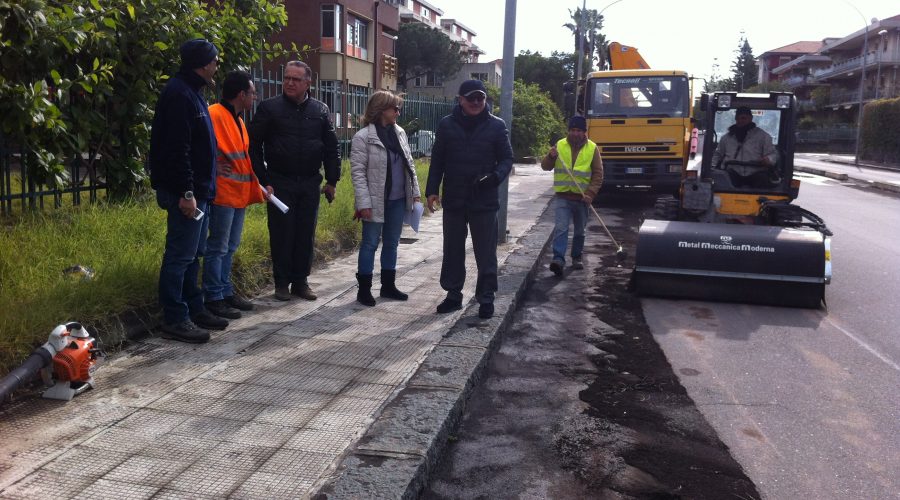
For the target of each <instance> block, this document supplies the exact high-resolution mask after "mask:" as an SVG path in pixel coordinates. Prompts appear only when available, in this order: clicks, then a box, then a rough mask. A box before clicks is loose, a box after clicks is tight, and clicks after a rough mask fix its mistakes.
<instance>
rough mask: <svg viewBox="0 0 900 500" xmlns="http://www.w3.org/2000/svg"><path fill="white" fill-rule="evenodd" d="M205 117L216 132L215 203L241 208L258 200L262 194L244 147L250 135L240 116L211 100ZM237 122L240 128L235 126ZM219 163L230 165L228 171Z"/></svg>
mask: <svg viewBox="0 0 900 500" xmlns="http://www.w3.org/2000/svg"><path fill="white" fill-rule="evenodd" d="M209 118H210V120H212V124H213V130H214V131H215V133H216V149H217V151H216V199H215V200H213V203H214V204H216V205H221V206H226V207H231V208H245V207H246V206H247V205H250V204H253V203H260V202H262V201H263V200H264V199H265V198H264V197H263V194H262V190H261V189H260V188H259V180H257V178H256V175H255V174H254V173H253V165H252V164H251V163H250V155H249V154H248V152H247V151H248V148H249V146H250V136H249V135H248V134H247V127H245V126H244V120H243V119H241V118H240V117H238V119H237V121H235V119H234V115H233V114H232V113H231V111H229V110H228V108H226V107H225V106H222V105H221V104H213V105H212V106H210V107H209ZM238 123H240V128H238ZM223 165H229V166H231V172H230V173H227V174H226V173H225V172H223V171H222V166H223Z"/></svg>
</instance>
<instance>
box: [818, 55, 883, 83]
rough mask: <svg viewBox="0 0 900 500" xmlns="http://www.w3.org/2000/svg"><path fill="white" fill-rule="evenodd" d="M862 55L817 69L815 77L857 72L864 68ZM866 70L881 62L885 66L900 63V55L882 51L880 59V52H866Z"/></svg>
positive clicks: (820, 77) (824, 77)
mask: <svg viewBox="0 0 900 500" xmlns="http://www.w3.org/2000/svg"><path fill="white" fill-rule="evenodd" d="M862 61H863V57H862V56H856V57H852V58H850V59H847V60H845V61H841V62H839V63H837V64H833V65H831V66H828V67H825V68H822V69H817V70H814V71H813V78H815V79H816V80H827V79H829V78H832V77H835V76H842V75H841V73H845V72H851V71H852V72H855V71H858V70H861V69H862ZM865 61H866V71H867V72H868V71H870V70H874V69H875V68H877V67H878V64H879V62H880V63H881V64H882V67H883V66H886V65H895V64H900V56H897V55H892V54H885V53H881V60H880V61H879V59H878V53H876V52H869V53H868V54H866V59H865Z"/></svg>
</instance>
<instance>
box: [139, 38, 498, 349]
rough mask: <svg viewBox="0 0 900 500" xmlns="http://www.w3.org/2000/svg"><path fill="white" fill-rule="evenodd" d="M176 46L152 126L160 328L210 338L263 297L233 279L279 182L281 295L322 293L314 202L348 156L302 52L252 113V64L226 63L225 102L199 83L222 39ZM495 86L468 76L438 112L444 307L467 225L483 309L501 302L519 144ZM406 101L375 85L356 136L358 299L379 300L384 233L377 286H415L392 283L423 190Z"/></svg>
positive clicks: (386, 291) (431, 189)
mask: <svg viewBox="0 0 900 500" xmlns="http://www.w3.org/2000/svg"><path fill="white" fill-rule="evenodd" d="M180 55H181V67H180V69H179V71H178V72H177V73H176V74H175V75H173V76H172V78H171V79H170V80H169V82H168V83H167V84H166V86H165V88H164V89H163V91H162V93H161V94H160V97H159V100H158V102H157V105H156V110H155V115H154V119H153V126H152V131H151V145H150V180H151V186H152V187H153V189H155V190H156V199H157V204H158V205H159V206H160V208H162V209H164V210H166V211H167V233H166V243H165V250H164V253H163V258H162V265H161V267H160V274H159V301H160V305H161V306H162V309H163V326H162V332H163V333H162V335H163V337H164V338H168V339H173V340H179V341H183V342H191V343H202V342H206V341H208V340H209V338H210V335H209V331H208V330H210V329H217V330H221V329H224V328H226V327H227V326H228V324H229V323H228V319H237V318H240V317H241V311H249V310H252V309H253V303H252V302H250V301H249V300H247V299H246V298H244V297H241V296H240V295H239V294H237V293H236V290H235V289H234V286H233V285H232V283H231V267H232V262H233V257H234V254H235V251H236V250H237V248H238V246H239V245H240V240H241V234H242V231H243V223H244V217H245V212H246V208H247V206H249V205H251V204H253V203H260V202H264V201H266V200H270V199H271V198H272V197H273V196H276V195H277V197H278V199H280V200H281V201H282V202H283V203H284V204H285V205H287V206H288V207H289V209H288V210H287V211H286V212H283V211H282V210H281V209H279V208H278V207H277V206H276V205H274V204H272V203H270V204H268V205H267V216H268V229H269V243H270V247H271V258H272V268H273V280H274V282H275V298H276V299H278V300H282V301H287V300H290V299H291V298H292V296H297V297H301V298H304V299H306V300H316V298H317V296H316V293H315V292H314V291H313V290H312V289H311V287H310V285H309V282H308V281H307V278H308V276H309V275H310V271H311V268H312V261H313V255H314V248H315V232H316V222H317V218H318V208H319V203H320V197H321V196H323V195H324V196H325V198H326V200H327V201H328V202H329V203H330V202H332V201H333V200H334V198H335V196H336V186H337V183H338V181H339V179H340V175H341V158H340V151H339V147H338V139H337V135H336V133H335V129H334V125H333V124H332V122H331V119H330V116H329V109H328V107H327V106H326V105H325V104H324V103H322V102H321V101H318V100H316V99H314V98H312V97H311V96H310V93H309V88H310V85H311V80H312V71H311V70H310V68H309V66H307V65H306V64H305V63H303V62H300V61H291V62H289V63H287V65H286V66H285V69H284V79H283V87H282V88H283V90H282V94H280V95H278V96H275V97H272V98H270V99H266V100H264V101H262V102H260V103H259V104H258V106H257V108H256V110H255V113H254V116H253V119H252V120H251V122H250V124H249V126H245V124H244V121H243V119H242V118H241V115H242V114H243V112H244V111H247V110H249V109H251V108H252V106H253V104H254V102H255V100H256V95H257V93H256V89H255V87H254V84H253V81H252V79H251V78H250V75H249V74H247V73H246V72H242V71H234V72H231V73H229V74H228V75H226V77H225V79H224V81H223V85H222V99H221V102H219V103H217V104H213V105H212V106H208V105H207V102H206V100H205V98H204V97H203V93H202V91H203V88H204V87H205V86H207V85H211V84H212V81H213V76H214V75H215V73H216V70H217V68H218V59H217V58H218V49H217V48H216V47H215V46H214V45H213V44H212V43H210V42H209V41H207V40H204V39H194V40H190V41H188V42H185V43H184V44H183V45H182V46H181V48H180ZM486 98H487V91H486V89H485V87H484V84H483V83H482V82H481V81H478V80H469V81H466V82H464V83H463V84H462V85H461V86H460V89H459V104H458V105H457V106H456V107H455V108H454V110H453V113H452V114H451V115H449V116H447V117H445V118H444V119H443V120H441V122H440V124H439V126H438V130H437V133H436V136H435V143H434V145H433V147H432V161H431V168H430V171H429V175H428V182H427V186H426V190H425V196H426V198H427V203H428V208H429V210H431V211H432V212H434V211H435V210H436V206H437V204H438V201H439V200H440V201H441V202H442V206H443V209H444V210H443V223H444V260H443V265H442V268H441V277H440V284H441V286H442V287H443V289H444V290H446V291H447V297H446V298H445V300H444V301H443V302H441V303H440V304H439V305H438V306H437V312H438V313H448V312H451V311H455V310H458V309H461V308H462V288H463V285H464V283H465V241H466V237H467V234H468V232H469V231H471V234H472V243H473V247H474V253H475V259H476V263H477V266H478V278H477V284H476V291H475V295H476V299H477V300H478V302H479V316H480V317H481V318H490V317H491V316H493V313H494V307H493V301H494V294H495V292H496V291H497V255H496V245H497V211H498V209H499V202H498V186H499V185H500V184H501V183H502V182H503V181H504V180H505V179H506V177H507V176H508V175H509V172H510V170H511V169H512V161H513V154H512V147H511V146H510V142H509V133H508V130H507V128H506V124H505V123H504V122H503V120H501V119H499V118H497V117H495V116H493V115H492V114H491V113H490V111H489V109H488V108H487V106H486ZM402 105H403V100H402V98H401V97H400V96H397V95H395V94H393V93H391V92H387V91H377V92H375V93H374V94H373V95H372V97H371V98H370V99H369V102H368V104H367V106H366V112H365V116H364V119H363V122H364V125H365V126H364V127H363V128H362V129H361V130H360V131H359V132H357V133H356V135H355V136H354V137H353V141H352V145H351V154H350V171H351V177H352V181H353V188H354V193H355V206H356V216H357V217H358V218H360V219H361V220H362V221H363V222H362V223H363V228H362V242H361V244H360V250H359V258H358V269H357V274H356V277H357V281H358V284H359V291H358V294H357V300H358V302H360V303H361V304H364V305H367V306H374V305H375V303H376V301H375V298H374V297H373V296H372V292H371V288H372V279H373V275H374V263H375V262H374V261H375V252H376V251H377V249H378V246H379V243H381V245H382V249H381V258H380V263H381V269H380V271H381V290H380V296H381V297H384V298H390V299H395V300H407V299H408V295H407V294H406V293H404V292H402V291H400V290H399V289H397V286H396V276H397V267H396V266H397V248H398V245H399V240H400V233H401V229H402V225H403V220H404V216H405V214H406V213H408V212H409V211H410V210H412V209H413V205H414V204H415V203H419V202H420V200H421V193H420V188H419V182H418V180H417V177H416V173H415V168H414V163H413V159H412V155H411V152H410V147H409V143H408V141H407V136H406V132H405V131H404V130H403V128H401V127H400V126H399V125H397V119H398V117H399V116H400V113H401V108H402ZM323 171H324V181H325V182H324V185H323V183H322V181H323V174H322V172H323ZM442 185H443V194H441V192H440V190H441V186H442ZM201 259H202V269H203V276H202V286H198V279H199V277H200V269H201Z"/></svg>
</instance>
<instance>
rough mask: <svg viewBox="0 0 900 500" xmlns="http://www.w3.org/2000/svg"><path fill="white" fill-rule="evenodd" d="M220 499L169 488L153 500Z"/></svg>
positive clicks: (159, 492)
mask: <svg viewBox="0 0 900 500" xmlns="http://www.w3.org/2000/svg"><path fill="white" fill-rule="evenodd" d="M219 498H220V497H216V496H213V495H201V494H199V493H197V492H196V491H192V492H190V493H188V492H187V491H178V490H173V489H169V488H163V489H161V490H159V491H157V492H156V494H155V495H153V500H218V499H219Z"/></svg>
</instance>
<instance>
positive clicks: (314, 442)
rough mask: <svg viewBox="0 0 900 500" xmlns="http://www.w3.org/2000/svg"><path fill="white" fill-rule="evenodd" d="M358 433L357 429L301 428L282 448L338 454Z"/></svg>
mask: <svg viewBox="0 0 900 500" xmlns="http://www.w3.org/2000/svg"><path fill="white" fill-rule="evenodd" d="M358 435H359V432H358V431H356V430H353V431H350V432H347V431H326V430H322V429H300V431H299V432H297V434H295V435H294V437H292V438H291V439H289V440H288V442H286V443H284V445H282V448H283V449H291V450H306V451H314V452H316V453H328V454H332V455H337V454H338V453H342V452H343V451H344V450H345V449H347V447H348V446H350V444H351V443H353V441H354V439H355V438H356V437H357V436H358Z"/></svg>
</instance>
